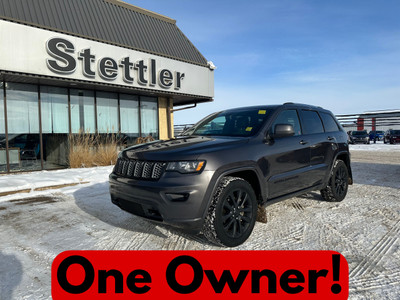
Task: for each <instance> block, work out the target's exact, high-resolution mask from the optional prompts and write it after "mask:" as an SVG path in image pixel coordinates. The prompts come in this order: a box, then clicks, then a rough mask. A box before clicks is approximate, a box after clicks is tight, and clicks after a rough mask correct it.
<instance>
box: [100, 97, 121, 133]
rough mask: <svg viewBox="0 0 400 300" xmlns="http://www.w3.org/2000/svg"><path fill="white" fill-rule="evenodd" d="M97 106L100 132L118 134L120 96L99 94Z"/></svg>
mask: <svg viewBox="0 0 400 300" xmlns="http://www.w3.org/2000/svg"><path fill="white" fill-rule="evenodd" d="M96 105H97V130H98V132H99V133H115V132H118V94H116V93H106V92H97V93H96Z"/></svg>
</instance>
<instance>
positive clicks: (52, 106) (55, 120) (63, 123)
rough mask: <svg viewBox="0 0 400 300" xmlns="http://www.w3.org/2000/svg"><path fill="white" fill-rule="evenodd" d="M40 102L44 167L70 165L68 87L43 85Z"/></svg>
mask: <svg viewBox="0 0 400 300" xmlns="http://www.w3.org/2000/svg"><path fill="white" fill-rule="evenodd" d="M40 104H41V114H42V135H43V168H44V169H57V168H65V167H67V166H68V161H67V156H68V134H69V115H68V89H66V88H60V87H53V86H41V87H40Z"/></svg>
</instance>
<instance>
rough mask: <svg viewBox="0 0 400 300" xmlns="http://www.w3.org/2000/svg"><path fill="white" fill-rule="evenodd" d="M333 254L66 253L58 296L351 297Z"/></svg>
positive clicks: (57, 265) (56, 268)
mask: <svg viewBox="0 0 400 300" xmlns="http://www.w3.org/2000/svg"><path fill="white" fill-rule="evenodd" d="M348 290H349V270H348V264H347V261H346V259H345V258H344V257H343V256H342V255H341V254H340V253H338V252H334V251H238V250H234V251H231V250H229V251H228V250H227V251H66V252H63V253H61V254H59V255H58V256H57V257H56V258H55V259H54V261H53V265H52V296H53V299H55V300H58V299H188V298H187V297H190V299H204V298H205V297H207V299H211V298H218V299H224V298H225V299H228V298H229V299H239V298H240V299H243V298H242V297H243V296H244V297H252V299H255V298H260V299H261V298H263V299H265V298H266V297H268V299H347V297H348Z"/></svg>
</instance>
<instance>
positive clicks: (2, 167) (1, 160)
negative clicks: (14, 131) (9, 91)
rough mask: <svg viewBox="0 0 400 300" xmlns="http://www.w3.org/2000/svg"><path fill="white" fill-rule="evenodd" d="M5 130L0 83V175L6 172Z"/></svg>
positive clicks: (0, 85) (0, 86) (0, 84)
mask: <svg viewBox="0 0 400 300" xmlns="http://www.w3.org/2000/svg"><path fill="white" fill-rule="evenodd" d="M6 151H7V150H6V128H5V119H4V90H3V82H0V173H4V172H7V153H6Z"/></svg>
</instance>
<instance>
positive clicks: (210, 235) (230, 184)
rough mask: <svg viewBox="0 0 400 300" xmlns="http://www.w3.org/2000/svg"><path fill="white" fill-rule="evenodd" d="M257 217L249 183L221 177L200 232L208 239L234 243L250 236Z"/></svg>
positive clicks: (221, 243)
mask: <svg viewBox="0 0 400 300" xmlns="http://www.w3.org/2000/svg"><path fill="white" fill-rule="evenodd" d="M256 218H257V199H256V195H255V193H254V191H253V189H252V187H251V185H250V184H249V183H248V182H247V181H246V180H244V179H242V178H239V177H231V176H226V177H223V178H222V179H221V181H220V182H219V184H218V187H217V189H216V191H215V193H214V195H213V198H212V200H211V204H210V207H209V209H208V214H207V216H206V218H205V222H204V227H203V234H204V236H205V237H206V238H207V239H208V240H209V241H210V242H212V243H215V244H218V245H221V246H227V247H235V246H238V245H240V244H242V243H244V241H246V240H247V238H248V237H249V236H250V234H251V232H252V231H253V228H254V224H255V222H256Z"/></svg>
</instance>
